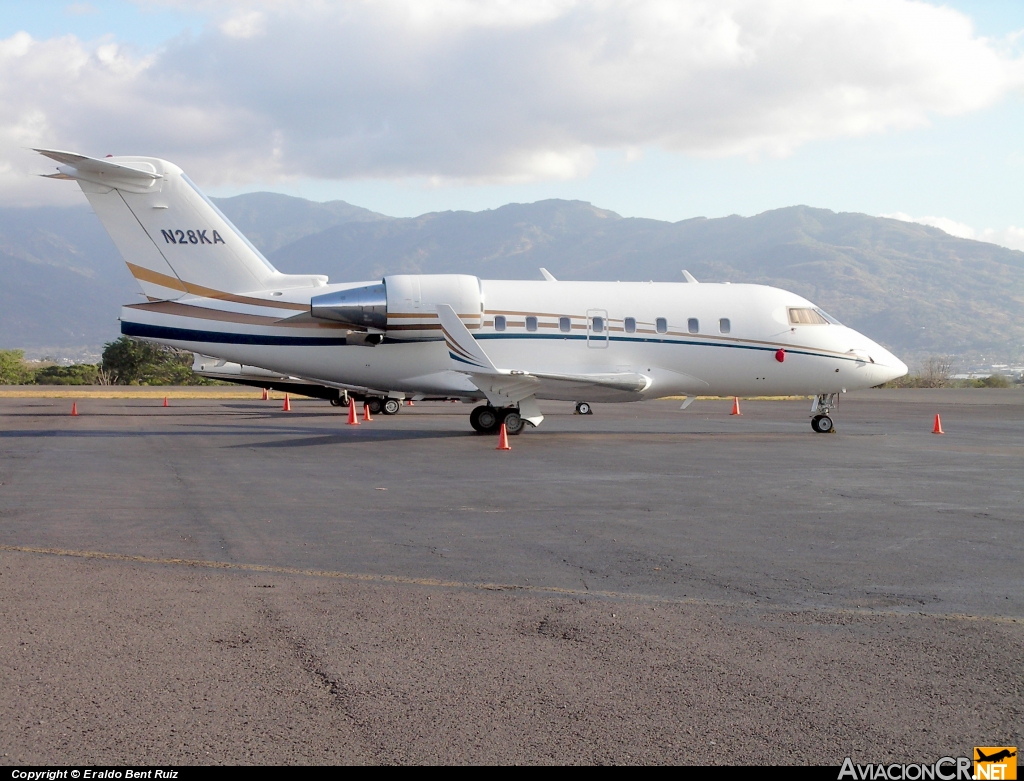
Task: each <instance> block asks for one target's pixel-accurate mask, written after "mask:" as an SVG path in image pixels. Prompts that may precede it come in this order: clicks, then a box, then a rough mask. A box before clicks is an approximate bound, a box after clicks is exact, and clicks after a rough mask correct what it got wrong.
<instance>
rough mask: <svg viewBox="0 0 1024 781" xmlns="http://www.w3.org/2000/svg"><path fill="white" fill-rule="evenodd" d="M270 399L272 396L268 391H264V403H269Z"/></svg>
mask: <svg viewBox="0 0 1024 781" xmlns="http://www.w3.org/2000/svg"><path fill="white" fill-rule="evenodd" d="M269 398H270V394H269V393H267V389H266V388H264V389H263V401H267V400H268V399H269Z"/></svg>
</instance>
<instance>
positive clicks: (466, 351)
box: [437, 304, 501, 374]
mask: <svg viewBox="0 0 1024 781" xmlns="http://www.w3.org/2000/svg"><path fill="white" fill-rule="evenodd" d="M437 316H438V317H439V318H440V320H441V332H442V333H443V334H444V340H445V342H446V343H447V345H448V354H449V355H450V356H451V357H452V360H453V361H454V362H455V363H456V364H458V365H459V367H458V368H459V370H460V371H472V372H479V373H484V374H501V372H499V371H498V370H497V369H496V368H495V366H494V364H493V363H492V362H491V359H490V358H488V357H487V353H485V352H484V350H483V348H482V347H481V346H480V344H479V342H477V340H476V339H474V338H473V334H471V333H470V332H469V329H468V328H466V325H465V324H464V323H463V322H462V319H461V318H460V317H459V316H458V315H457V314H456V313H455V310H454V309H452V308H451V307H450V306H449V305H448V304H438V305H437Z"/></svg>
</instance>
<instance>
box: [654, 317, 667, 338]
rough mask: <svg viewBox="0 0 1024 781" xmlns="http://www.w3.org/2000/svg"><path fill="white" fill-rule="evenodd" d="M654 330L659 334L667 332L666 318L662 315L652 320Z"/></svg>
mask: <svg viewBox="0 0 1024 781" xmlns="http://www.w3.org/2000/svg"><path fill="white" fill-rule="evenodd" d="M654 330H655V331H657V332H658V333H659V334H667V333H668V320H666V319H665V318H664V317H659V318H658V319H657V320H655V321H654Z"/></svg>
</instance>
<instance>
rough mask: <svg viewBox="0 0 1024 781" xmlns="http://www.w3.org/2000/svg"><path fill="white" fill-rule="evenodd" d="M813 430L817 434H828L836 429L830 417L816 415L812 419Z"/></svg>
mask: <svg viewBox="0 0 1024 781" xmlns="http://www.w3.org/2000/svg"><path fill="white" fill-rule="evenodd" d="M811 428H812V429H814V432H815V433H816V434H828V433H830V432H831V431H832V430H833V429H834V426H833V425H832V418H830V417H829V416H828V415H815V416H814V417H813V418H811Z"/></svg>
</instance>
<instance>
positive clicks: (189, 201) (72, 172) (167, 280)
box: [35, 149, 327, 299]
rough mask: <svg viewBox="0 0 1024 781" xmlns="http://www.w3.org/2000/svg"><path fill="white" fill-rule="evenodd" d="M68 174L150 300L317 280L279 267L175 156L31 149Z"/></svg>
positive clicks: (315, 282)
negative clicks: (91, 154) (100, 154)
mask: <svg viewBox="0 0 1024 781" xmlns="http://www.w3.org/2000/svg"><path fill="white" fill-rule="evenodd" d="M35 151H37V152H39V153H40V154H41V155H44V156H46V157H49V158H50V159H51V160H55V161H56V162H58V163H60V165H59V166H58V167H57V174H50V175H49V178H54V179H74V180H76V181H77V182H78V184H79V186H80V187H81V188H82V191H83V192H84V193H85V196H86V197H87V198H88V199H89V203H90V204H91V205H92V207H93V209H94V210H95V212H96V215H97V216H98V217H99V218H100V221H101V222H102V223H103V227H104V228H106V230H107V233H109V234H110V237H111V239H113V241H114V244H115V245H116V246H117V249H118V251H119V252H120V253H121V256H122V257H123V258H124V260H125V263H127V264H128V269H129V270H130V271H131V272H132V275H133V276H134V277H135V279H136V281H137V282H138V283H139V286H140V287H141V288H142V292H143V293H144V294H145V295H146V296H148V297H149V298H151V299H173V298H180V297H182V296H184V295H189V294H191V295H198V296H204V297H208V298H225V297H229V296H230V295H232V294H238V293H248V292H257V291H262V290H269V289H277V288H288V287H318V286H321V285H324V284H326V283H327V278H326V277H323V276H308V275H291V274H282V273H280V272H279V271H277V269H275V268H274V267H273V266H272V265H271V264H270V262H269V261H268V260H267V259H266V258H265V257H263V255H262V253H260V251H259V250H258V249H256V247H254V246H253V244H252V243H251V242H250V241H249V240H248V239H247V238H245V236H243V235H242V233H241V232H240V231H239V230H238V229H237V228H236V227H235V226H234V225H232V224H231V221H230V220H229V219H228V218H227V217H225V216H224V214H223V213H222V212H221V211H220V209H218V208H217V207H216V205H214V203H213V202H212V201H211V200H210V199H209V198H207V197H206V196H205V195H204V194H203V193H202V192H201V191H200V190H199V188H198V187H196V186H195V184H193V182H192V180H191V179H189V178H188V176H186V175H185V173H184V172H183V171H182V170H181V169H180V168H178V166H176V165H174V164H173V163H169V162H167V161H166V160H161V159H159V158H155V157H109V158H104V159H99V158H94V157H87V156H85V155H80V154H76V153H74V152H64V151H60V150H55V149H37V150H35Z"/></svg>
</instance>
